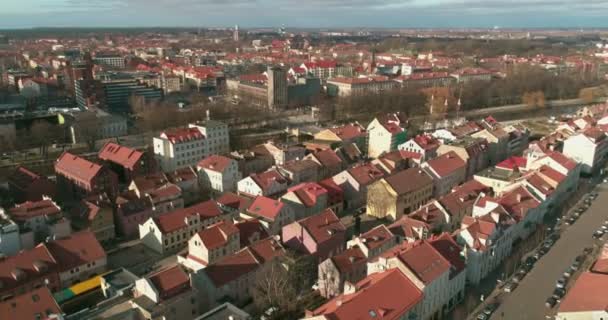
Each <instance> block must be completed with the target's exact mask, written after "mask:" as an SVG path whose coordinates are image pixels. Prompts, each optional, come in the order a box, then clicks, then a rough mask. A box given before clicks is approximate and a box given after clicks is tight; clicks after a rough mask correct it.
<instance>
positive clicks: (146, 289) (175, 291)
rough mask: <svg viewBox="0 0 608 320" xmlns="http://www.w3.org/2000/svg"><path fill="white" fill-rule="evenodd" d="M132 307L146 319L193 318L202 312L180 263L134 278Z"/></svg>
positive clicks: (194, 289) (170, 319)
mask: <svg viewBox="0 0 608 320" xmlns="http://www.w3.org/2000/svg"><path fill="white" fill-rule="evenodd" d="M131 307H132V308H135V309H137V310H138V311H139V313H140V314H141V315H142V317H143V318H144V319H166V320H179V319H192V318H193V317H196V316H197V315H199V314H202V313H203V308H202V307H201V301H200V298H199V293H198V291H197V290H196V288H195V287H194V286H193V285H192V282H191V280H190V276H189V275H188V273H186V272H185V271H184V270H183V269H182V268H181V267H180V266H177V265H176V266H172V267H169V268H167V269H164V270H161V271H159V272H156V273H154V274H151V275H149V276H145V277H143V278H141V279H138V280H137V281H135V287H134V288H133V299H132V300H131Z"/></svg>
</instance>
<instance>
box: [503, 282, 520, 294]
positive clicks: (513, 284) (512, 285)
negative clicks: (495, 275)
mask: <svg viewBox="0 0 608 320" xmlns="http://www.w3.org/2000/svg"><path fill="white" fill-rule="evenodd" d="M515 288H517V282H512V281H509V282H507V284H506V285H505V287H504V289H503V290H504V291H505V292H513V291H514V290H515Z"/></svg>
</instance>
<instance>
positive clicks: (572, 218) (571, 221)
mask: <svg viewBox="0 0 608 320" xmlns="http://www.w3.org/2000/svg"><path fill="white" fill-rule="evenodd" d="M575 222H576V217H574V216H570V218H568V219H566V222H564V223H565V224H566V225H572V224H574V223H575Z"/></svg>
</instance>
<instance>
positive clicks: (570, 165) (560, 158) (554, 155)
mask: <svg viewBox="0 0 608 320" xmlns="http://www.w3.org/2000/svg"><path fill="white" fill-rule="evenodd" d="M547 156H548V157H550V158H551V159H553V160H554V161H555V162H557V163H559V164H561V165H562V166H563V167H564V168H566V169H568V171H570V170H574V168H576V162H574V161H573V160H572V159H570V158H568V157H566V156H565V155H564V154H563V153H560V152H557V151H551V152H548V153H547Z"/></svg>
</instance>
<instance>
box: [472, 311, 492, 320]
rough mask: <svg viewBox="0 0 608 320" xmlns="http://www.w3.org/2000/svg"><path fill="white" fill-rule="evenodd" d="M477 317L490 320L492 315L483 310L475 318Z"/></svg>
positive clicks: (481, 319)
mask: <svg viewBox="0 0 608 320" xmlns="http://www.w3.org/2000/svg"><path fill="white" fill-rule="evenodd" d="M475 319H477V320H488V319H490V316H489V315H487V314H485V313H483V312H480V313H479V314H478V315H477V318H475Z"/></svg>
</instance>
